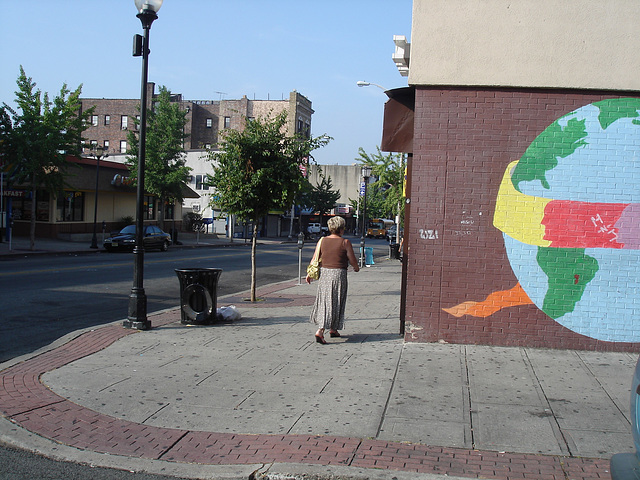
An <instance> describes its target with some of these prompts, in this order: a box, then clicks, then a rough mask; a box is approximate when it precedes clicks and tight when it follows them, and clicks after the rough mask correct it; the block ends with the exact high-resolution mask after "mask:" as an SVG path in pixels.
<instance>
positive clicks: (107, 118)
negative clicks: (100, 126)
mask: <svg viewBox="0 0 640 480" xmlns="http://www.w3.org/2000/svg"><path fill="white" fill-rule="evenodd" d="M104 124H105V125H111V115H105V116H104Z"/></svg>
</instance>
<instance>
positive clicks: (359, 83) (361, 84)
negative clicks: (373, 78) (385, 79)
mask: <svg viewBox="0 0 640 480" xmlns="http://www.w3.org/2000/svg"><path fill="white" fill-rule="evenodd" d="M356 85H358V86H359V87H368V86H370V85H373V86H375V87H378V88H380V89H382V90H384V91H385V92H386V91H387V89H386V88H384V87H383V86H382V85H378V84H377V83H371V82H365V81H363V80H358V81H357V82H356Z"/></svg>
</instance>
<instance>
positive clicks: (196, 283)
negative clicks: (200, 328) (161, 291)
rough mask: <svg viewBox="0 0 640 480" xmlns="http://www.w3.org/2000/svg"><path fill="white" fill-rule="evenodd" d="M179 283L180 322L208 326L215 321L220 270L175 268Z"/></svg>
mask: <svg viewBox="0 0 640 480" xmlns="http://www.w3.org/2000/svg"><path fill="white" fill-rule="evenodd" d="M175 270H176V275H178V280H179V281H180V313H181V318H180V322H181V323H183V324H186V325H209V324H211V323H214V322H215V321H216V320H217V307H218V305H217V304H218V292H217V290H218V278H220V274H221V273H222V269H221V268H176V269H175Z"/></svg>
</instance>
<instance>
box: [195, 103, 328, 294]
mask: <svg viewBox="0 0 640 480" xmlns="http://www.w3.org/2000/svg"><path fill="white" fill-rule="evenodd" d="M286 124H287V112H286V111H284V112H282V113H280V114H278V115H277V116H275V118H273V119H271V118H268V117H267V118H256V119H254V120H251V121H247V124H246V126H245V128H244V130H243V131H238V130H227V131H226V132H225V133H224V134H223V137H222V141H221V144H220V147H221V151H219V152H213V151H210V152H209V154H208V156H209V160H211V161H212V162H214V165H215V166H214V172H213V176H212V177H211V178H210V185H211V186H213V187H214V188H215V190H216V195H217V197H216V199H215V203H216V204H217V205H218V206H219V208H221V209H222V210H223V211H225V212H227V213H229V214H231V215H236V216H238V217H240V218H242V219H247V220H249V221H251V222H252V223H253V233H252V241H251V301H252V302H255V301H256V244H257V237H258V222H259V221H260V220H261V219H262V218H263V217H264V216H265V215H267V214H268V213H269V211H270V210H275V209H282V208H287V207H288V206H289V205H291V203H292V202H293V200H294V198H295V197H296V195H297V194H298V193H299V192H300V189H301V188H302V185H303V182H304V178H303V176H302V173H301V171H300V166H301V165H302V164H304V163H306V162H308V159H309V158H311V152H312V151H313V150H315V149H317V148H319V147H322V146H324V145H326V144H327V143H328V142H329V140H330V138H329V137H328V136H326V135H322V136H320V137H315V138H305V137H303V136H299V135H296V136H287V135H286V132H285V126H286ZM216 164H217V165H216Z"/></svg>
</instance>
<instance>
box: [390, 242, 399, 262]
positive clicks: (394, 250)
mask: <svg viewBox="0 0 640 480" xmlns="http://www.w3.org/2000/svg"><path fill="white" fill-rule="evenodd" d="M389 258H393V259H395V260H398V259H399V258H400V244H399V243H390V244H389Z"/></svg>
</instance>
